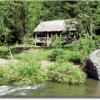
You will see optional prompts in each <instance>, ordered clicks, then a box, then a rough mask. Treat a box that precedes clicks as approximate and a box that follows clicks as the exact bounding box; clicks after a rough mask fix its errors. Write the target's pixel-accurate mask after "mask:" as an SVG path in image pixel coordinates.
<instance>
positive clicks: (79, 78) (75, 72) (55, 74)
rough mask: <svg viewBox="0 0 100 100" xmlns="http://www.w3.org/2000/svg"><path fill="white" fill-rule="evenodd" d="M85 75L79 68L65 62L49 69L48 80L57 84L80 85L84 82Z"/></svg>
mask: <svg viewBox="0 0 100 100" xmlns="http://www.w3.org/2000/svg"><path fill="white" fill-rule="evenodd" d="M85 77H86V75H85V73H84V72H82V71H81V69H79V68H75V67H73V65H72V64H70V63H68V62H66V63H63V62H60V63H56V64H54V65H53V66H51V67H50V68H49V71H48V79H49V80H51V81H54V82H59V83H69V84H82V83H84V82H85Z"/></svg>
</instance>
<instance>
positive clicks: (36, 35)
mask: <svg viewBox="0 0 100 100" xmlns="http://www.w3.org/2000/svg"><path fill="white" fill-rule="evenodd" d="M36 39H37V33H35V46H36Z"/></svg>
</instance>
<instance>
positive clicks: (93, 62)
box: [85, 49, 100, 80]
mask: <svg viewBox="0 0 100 100" xmlns="http://www.w3.org/2000/svg"><path fill="white" fill-rule="evenodd" d="M85 70H86V73H87V75H88V77H90V78H93V79H97V80H100V49H98V50H95V51H93V52H92V53H91V54H90V55H89V57H88V59H87V61H86V66H85Z"/></svg>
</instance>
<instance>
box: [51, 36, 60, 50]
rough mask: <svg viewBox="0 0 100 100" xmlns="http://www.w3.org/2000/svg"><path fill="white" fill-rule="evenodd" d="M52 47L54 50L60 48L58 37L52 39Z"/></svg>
mask: <svg viewBox="0 0 100 100" xmlns="http://www.w3.org/2000/svg"><path fill="white" fill-rule="evenodd" d="M52 47H53V48H55V49H57V48H61V47H62V45H61V38H60V37H58V36H54V37H53V41H52Z"/></svg>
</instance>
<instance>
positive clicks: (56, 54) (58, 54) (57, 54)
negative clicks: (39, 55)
mask: <svg viewBox="0 0 100 100" xmlns="http://www.w3.org/2000/svg"><path fill="white" fill-rule="evenodd" d="M63 56H64V53H63V49H61V48H58V49H57V48H56V49H53V50H52V53H51V54H50V55H49V58H50V59H51V60H54V61H56V60H59V59H63Z"/></svg>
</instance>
